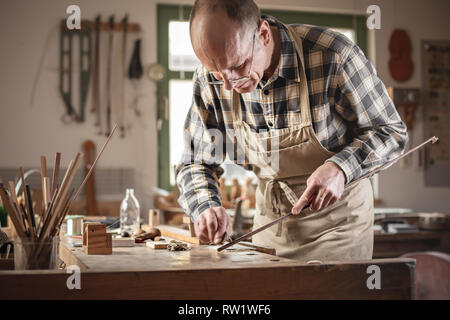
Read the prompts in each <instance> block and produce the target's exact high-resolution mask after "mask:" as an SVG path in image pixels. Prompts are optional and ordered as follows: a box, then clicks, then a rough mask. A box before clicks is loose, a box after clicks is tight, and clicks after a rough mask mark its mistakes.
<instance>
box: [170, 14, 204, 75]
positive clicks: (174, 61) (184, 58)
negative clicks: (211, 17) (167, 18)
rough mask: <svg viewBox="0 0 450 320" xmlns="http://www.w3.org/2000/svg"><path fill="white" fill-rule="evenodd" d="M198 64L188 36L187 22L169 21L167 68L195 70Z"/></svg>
mask: <svg viewBox="0 0 450 320" xmlns="http://www.w3.org/2000/svg"><path fill="white" fill-rule="evenodd" d="M199 64H200V62H199V60H198V59H197V57H196V56H195V53H194V49H192V45H191V40H190V37H189V22H188V21H171V22H169V69H170V70H172V71H195V68H196V67H197V66H198V65H199Z"/></svg>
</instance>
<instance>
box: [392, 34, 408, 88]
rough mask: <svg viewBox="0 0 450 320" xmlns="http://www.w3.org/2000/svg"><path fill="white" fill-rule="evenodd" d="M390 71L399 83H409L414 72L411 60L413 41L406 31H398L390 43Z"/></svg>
mask: <svg viewBox="0 0 450 320" xmlns="http://www.w3.org/2000/svg"><path fill="white" fill-rule="evenodd" d="M389 52H390V54H391V57H390V59H389V71H390V73H391V76H392V78H394V79H395V80H397V81H407V80H409V79H410V78H411V75H412V73H413V70H414V66H413V62H412V60H411V41H410V39H409V36H408V34H407V33H406V31H405V30H401V29H396V30H394V31H393V32H392V36H391V40H390V41H389Z"/></svg>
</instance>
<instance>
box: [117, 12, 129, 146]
mask: <svg viewBox="0 0 450 320" xmlns="http://www.w3.org/2000/svg"><path fill="white" fill-rule="evenodd" d="M127 25H128V15H125V17H124V18H123V19H122V50H121V57H120V58H121V61H120V62H119V64H118V66H120V67H119V72H118V77H119V80H120V81H119V87H118V88H117V89H118V94H119V97H118V99H117V122H118V124H119V129H120V137H121V138H124V137H125V77H126V74H125V68H126V66H125V65H126V62H125V61H126V49H127Z"/></svg>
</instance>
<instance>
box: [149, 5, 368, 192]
mask: <svg viewBox="0 0 450 320" xmlns="http://www.w3.org/2000/svg"><path fill="white" fill-rule="evenodd" d="M191 8H192V7H191V6H181V5H169V4H158V6H157V17H158V21H157V27H158V30H157V43H158V55H157V59H158V63H160V64H161V65H163V66H164V67H165V68H166V70H167V75H166V77H165V78H164V79H163V80H161V82H159V83H158V88H157V101H158V102H159V101H161V98H162V97H168V96H169V81H170V80H173V79H192V77H193V76H194V73H193V72H178V71H170V70H169V22H170V21H180V20H183V21H188V20H189V14H190V12H191ZM261 13H262V14H266V15H271V16H274V17H276V18H277V19H279V20H280V21H282V22H284V23H287V24H293V23H302V24H312V25H319V26H325V27H333V28H347V29H353V30H354V32H355V35H356V44H357V45H358V46H359V47H360V48H361V50H362V51H363V52H364V53H365V54H366V56H367V28H366V17H365V15H351V14H336V13H316V12H302V11H280V10H266V9H261ZM157 105H158V114H164V110H161V108H162V104H160V103H158V104H157ZM160 120H161V128H160V130H159V131H158V187H159V188H163V189H166V190H171V189H172V186H171V185H170V170H172V168H170V147H169V143H170V136H169V134H170V133H169V120H170V114H169V118H168V119H160Z"/></svg>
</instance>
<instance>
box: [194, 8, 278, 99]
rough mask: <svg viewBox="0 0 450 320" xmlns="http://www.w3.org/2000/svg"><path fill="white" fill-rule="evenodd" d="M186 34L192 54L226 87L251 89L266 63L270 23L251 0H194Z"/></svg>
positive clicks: (265, 68) (270, 45)
mask: <svg viewBox="0 0 450 320" xmlns="http://www.w3.org/2000/svg"><path fill="white" fill-rule="evenodd" d="M190 34H191V42H192V47H193V49H194V52H195V54H196V56H197V57H198V58H199V60H200V62H201V63H202V65H203V66H204V67H205V68H206V69H207V70H208V71H209V72H210V73H211V74H212V75H213V76H214V78H216V79H217V80H220V81H223V83H224V85H225V89H226V90H230V89H231V88H234V89H235V90H236V91H238V92H239V93H244V92H251V91H252V90H254V89H255V88H256V86H257V84H258V82H259V81H260V79H262V77H263V76H264V72H265V70H267V68H268V67H269V65H270V62H271V57H272V53H273V49H274V44H273V41H272V35H271V27H270V26H269V23H268V22H267V21H266V20H261V18H260V12H259V9H258V7H257V6H256V4H255V3H254V1H253V0H196V2H195V4H194V7H193V9H192V11H191V18H190ZM240 79H245V80H242V81H240Z"/></svg>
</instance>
